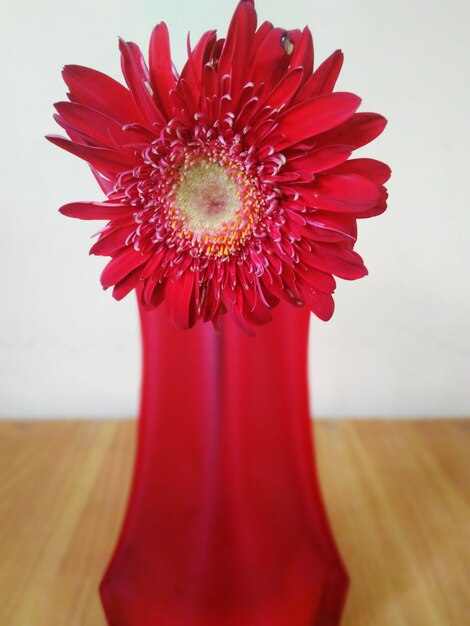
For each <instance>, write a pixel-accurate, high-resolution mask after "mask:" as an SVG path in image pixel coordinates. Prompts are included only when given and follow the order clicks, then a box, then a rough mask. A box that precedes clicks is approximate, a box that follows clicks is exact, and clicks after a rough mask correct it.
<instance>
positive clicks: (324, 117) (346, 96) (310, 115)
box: [277, 92, 361, 149]
mask: <svg viewBox="0 0 470 626" xmlns="http://www.w3.org/2000/svg"><path fill="white" fill-rule="evenodd" d="M360 103H361V99H360V98H359V97H358V96H356V95H355V94H352V93H343V92H336V93H333V94H327V95H325V96H319V97H318V98H313V99H312V100H306V101H305V102H302V103H300V104H297V105H296V106H294V107H292V108H290V109H288V110H287V111H285V112H284V113H282V114H281V115H280V117H279V127H278V129H277V131H278V132H279V133H281V134H282V135H285V137H286V139H285V141H283V142H281V144H280V145H279V146H277V148H278V149H283V148H287V147H289V146H292V145H294V144H296V143H298V142H299V141H302V140H304V139H307V138H309V137H312V136H313V135H318V134H320V133H323V132H325V131H327V130H329V129H331V128H334V127H335V126H338V125H339V124H341V123H342V122H344V121H345V120H347V119H348V118H349V117H351V116H352V115H353V114H354V112H355V111H356V109H357V108H358V106H359V105H360ZM336 143H344V144H347V143H348V142H347V141H341V142H336Z"/></svg>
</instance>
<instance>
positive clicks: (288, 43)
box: [281, 31, 294, 56]
mask: <svg viewBox="0 0 470 626" xmlns="http://www.w3.org/2000/svg"><path fill="white" fill-rule="evenodd" d="M281 46H282V47H283V48H284V50H285V52H286V54H288V55H289V56H290V55H291V54H292V53H293V52H294V42H293V41H292V39H291V38H290V37H289V33H288V32H287V31H286V32H285V33H284V34H283V35H282V37H281Z"/></svg>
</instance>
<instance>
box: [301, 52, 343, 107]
mask: <svg viewBox="0 0 470 626" xmlns="http://www.w3.org/2000/svg"><path fill="white" fill-rule="evenodd" d="M343 60H344V55H343V53H342V52H341V50H336V52H333V54H332V55H331V56H330V57H328V59H326V61H323V63H322V64H321V65H320V66H319V67H318V68H317V69H316V70H315V72H314V73H313V74H312V75H311V76H310V78H309V79H308V80H307V82H306V83H305V85H304V86H303V88H302V91H301V92H300V93H299V100H307V99H309V98H314V97H315V96H319V95H321V94H326V93H331V92H332V91H333V89H334V86H335V84H336V81H337V80H338V76H339V73H340V71H341V67H342V66H343Z"/></svg>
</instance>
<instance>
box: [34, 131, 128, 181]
mask: <svg viewBox="0 0 470 626" xmlns="http://www.w3.org/2000/svg"><path fill="white" fill-rule="evenodd" d="M46 139H48V140H49V141H50V142H51V143H53V144H54V145H56V146H59V148H63V149H64V150H67V152H71V153H72V154H75V155H76V156H78V157H80V158H81V159H84V160H85V161H88V163H90V165H92V166H93V167H95V168H96V169H97V170H99V171H102V170H104V171H105V172H111V173H112V174H118V173H120V172H122V171H124V170H127V169H130V168H132V167H134V166H135V165H136V164H137V160H136V158H135V157H134V156H131V155H129V154H128V153H123V152H117V151H116V150H111V149H108V148H95V147H91V146H84V145H82V144H78V143H75V142H73V141H69V140H68V139H65V137H60V135H47V136H46Z"/></svg>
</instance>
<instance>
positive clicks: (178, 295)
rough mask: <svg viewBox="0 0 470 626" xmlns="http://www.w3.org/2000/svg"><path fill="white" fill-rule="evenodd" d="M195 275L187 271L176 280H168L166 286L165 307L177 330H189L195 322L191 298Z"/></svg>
mask: <svg viewBox="0 0 470 626" xmlns="http://www.w3.org/2000/svg"><path fill="white" fill-rule="evenodd" d="M195 278H196V273H195V272H191V271H190V270H187V271H186V272H184V273H183V275H182V276H181V277H180V278H179V279H178V280H169V281H168V282H167V286H166V305H167V311H168V314H169V316H170V317H171V319H172V320H173V321H174V322H175V324H176V325H177V326H178V328H190V327H191V326H194V324H195V322H196V312H197V307H196V306H195V299H194V298H193V290H194V289H195V287H197V285H195V282H198V281H195Z"/></svg>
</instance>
